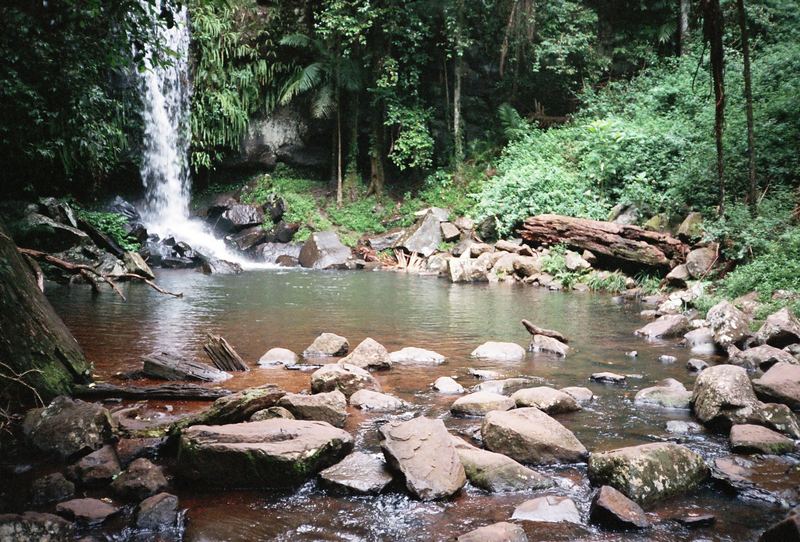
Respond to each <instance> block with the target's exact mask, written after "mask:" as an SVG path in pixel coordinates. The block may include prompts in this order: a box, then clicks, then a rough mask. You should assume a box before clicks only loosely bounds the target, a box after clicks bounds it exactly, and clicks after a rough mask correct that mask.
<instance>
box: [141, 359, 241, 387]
mask: <svg viewBox="0 0 800 542" xmlns="http://www.w3.org/2000/svg"><path fill="white" fill-rule="evenodd" d="M142 362H143V368H142V373H143V374H144V375H145V376H149V377H151V378H160V379H163V380H200V381H201V382H221V381H223V380H227V379H229V378H231V375H229V374H228V373H226V372H224V371H220V370H219V369H216V368H214V367H212V366H211V365H207V364H205V363H201V362H199V361H195V360H192V359H187V358H184V357H182V356H178V355H177V354H170V353H168V352H153V353H152V354H148V355H146V356H143V357H142Z"/></svg>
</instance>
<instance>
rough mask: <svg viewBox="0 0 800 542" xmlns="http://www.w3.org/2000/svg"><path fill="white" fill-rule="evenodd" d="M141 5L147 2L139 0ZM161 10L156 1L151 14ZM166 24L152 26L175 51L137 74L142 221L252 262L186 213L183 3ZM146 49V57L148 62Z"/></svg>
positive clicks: (209, 251) (187, 90)
mask: <svg viewBox="0 0 800 542" xmlns="http://www.w3.org/2000/svg"><path fill="white" fill-rule="evenodd" d="M142 4H143V5H144V7H145V9H148V5H147V2H146V1H145V0H142ZM160 11H161V0H157V1H156V3H155V6H154V9H153V13H155V14H158V13H159V12H160ZM174 20H175V24H174V25H173V26H172V28H165V27H163V26H158V28H157V32H158V41H159V43H160V44H161V45H162V46H163V47H166V48H168V49H170V50H172V51H174V52H175V53H176V55H175V58H173V59H171V62H170V63H169V65H166V66H159V65H153V63H152V62H149V65H150V67H149V69H147V70H144V71H141V72H139V79H140V81H141V88H142V101H143V102H144V110H143V119H144V151H143V156H142V165H141V168H140V173H141V176H142V182H143V183H144V187H145V192H146V203H145V208H144V209H143V213H142V216H143V219H144V222H145V225H146V226H147V229H148V231H150V232H151V233H156V234H158V235H159V236H160V237H161V238H165V237H169V236H173V237H175V238H176V239H177V240H179V241H185V242H187V243H188V244H189V245H190V246H191V247H192V248H194V249H195V250H198V251H199V252H201V253H203V254H206V255H209V256H214V257H216V258H221V259H224V260H228V261H233V262H236V263H239V264H242V265H245V266H250V267H252V264H251V263H250V262H248V261H246V260H244V259H243V258H241V257H240V256H238V255H236V254H234V253H232V252H231V251H230V250H229V249H228V248H227V247H226V246H225V243H224V242H223V241H222V240H221V239H217V238H216V237H214V236H213V235H212V233H211V232H210V230H209V229H208V227H207V226H206V225H205V224H204V223H203V222H202V221H200V220H198V219H195V218H192V217H191V216H190V214H189V203H190V198H191V178H190V175H189V164H188V156H189V142H190V137H191V129H190V123H189V114H190V113H189V111H190V109H189V105H190V96H191V85H190V82H189V24H188V16H187V11H186V7H185V6H183V7H182V8H181V10H180V11H178V12H176V13H174ZM151 55H152V52H151V51H149V52H148V61H150V60H152V57H151Z"/></svg>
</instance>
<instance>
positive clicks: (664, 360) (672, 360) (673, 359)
mask: <svg viewBox="0 0 800 542" xmlns="http://www.w3.org/2000/svg"><path fill="white" fill-rule="evenodd" d="M658 361H659V362H661V363H665V364H666V363H675V362H676V361H678V358H676V357H675V356H669V355H667V354H661V355H660V356H658Z"/></svg>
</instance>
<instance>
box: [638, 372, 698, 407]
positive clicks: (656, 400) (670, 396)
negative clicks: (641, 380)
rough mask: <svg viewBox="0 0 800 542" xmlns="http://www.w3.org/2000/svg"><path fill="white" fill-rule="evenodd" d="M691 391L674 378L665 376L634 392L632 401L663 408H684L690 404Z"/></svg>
mask: <svg viewBox="0 0 800 542" xmlns="http://www.w3.org/2000/svg"><path fill="white" fill-rule="evenodd" d="M691 399H692V392H690V391H689V390H687V389H686V387H685V386H684V385H683V384H681V383H680V382H678V381H677V380H675V379H674V378H665V379H664V380H662V381H661V382H659V383H658V384H656V385H655V386H652V387H650V388H644V389H642V390H640V391H639V392H637V393H636V397H635V398H634V402H635V403H637V404H644V405H656V406H661V407H665V408H685V409H688V408H690V406H691V404H690V403H691Z"/></svg>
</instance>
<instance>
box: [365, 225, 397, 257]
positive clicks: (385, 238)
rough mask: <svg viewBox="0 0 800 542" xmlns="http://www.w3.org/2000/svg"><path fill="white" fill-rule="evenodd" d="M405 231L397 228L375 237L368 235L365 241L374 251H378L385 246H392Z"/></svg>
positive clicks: (385, 247)
mask: <svg viewBox="0 0 800 542" xmlns="http://www.w3.org/2000/svg"><path fill="white" fill-rule="evenodd" d="M405 233H406V230H397V231H393V232H389V233H385V234H383V235H378V236H376V237H370V238H368V239H367V242H368V243H369V246H371V247H372V248H373V249H374V250H375V251H376V252H380V251H382V250H386V249H387V248H392V247H393V246H394V245H395V243H397V241H398V240H399V239H400V238H401V237H403V235H405Z"/></svg>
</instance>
